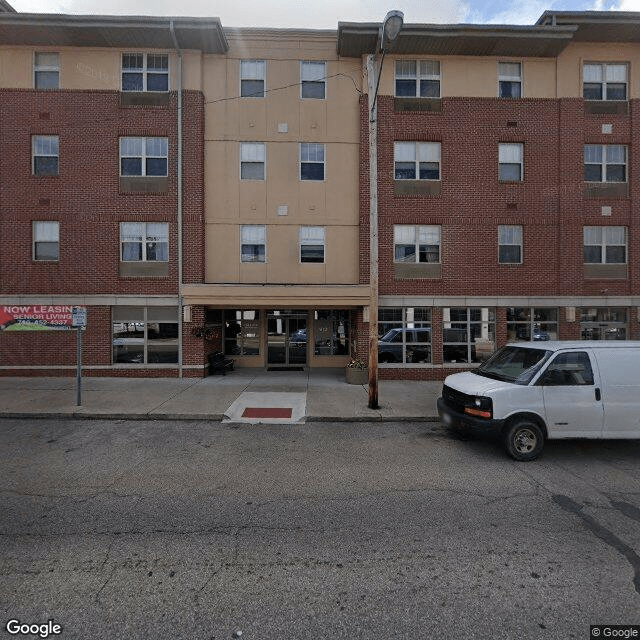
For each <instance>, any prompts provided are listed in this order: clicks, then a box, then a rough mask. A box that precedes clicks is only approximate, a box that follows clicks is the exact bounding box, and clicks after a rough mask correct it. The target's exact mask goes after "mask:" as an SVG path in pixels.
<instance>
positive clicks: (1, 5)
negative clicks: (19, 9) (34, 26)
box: [0, 0, 16, 13]
mask: <svg viewBox="0 0 640 640" xmlns="http://www.w3.org/2000/svg"><path fill="white" fill-rule="evenodd" d="M0 13H16V10H15V9H14V8H13V7H12V6H11V5H10V4H9V3H8V2H7V0H0Z"/></svg>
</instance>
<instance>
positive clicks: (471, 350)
mask: <svg viewBox="0 0 640 640" xmlns="http://www.w3.org/2000/svg"><path fill="white" fill-rule="evenodd" d="M442 314H443V316H442V317H443V325H442V341H443V346H442V352H443V360H444V362H482V361H483V360H484V359H485V358H487V357H488V356H489V355H490V354H491V353H493V351H494V349H495V310H494V309H492V308H487V307H481V308H465V307H458V308H448V307H447V308H444V309H443V310H442Z"/></svg>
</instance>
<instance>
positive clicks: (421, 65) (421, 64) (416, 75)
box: [393, 59, 442, 100]
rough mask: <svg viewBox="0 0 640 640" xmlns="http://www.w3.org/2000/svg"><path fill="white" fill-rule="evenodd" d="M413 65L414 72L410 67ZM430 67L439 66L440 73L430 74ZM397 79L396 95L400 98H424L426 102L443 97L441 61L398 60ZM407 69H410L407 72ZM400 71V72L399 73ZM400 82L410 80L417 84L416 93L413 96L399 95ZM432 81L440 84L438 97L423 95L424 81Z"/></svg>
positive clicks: (395, 79) (396, 65)
mask: <svg viewBox="0 0 640 640" xmlns="http://www.w3.org/2000/svg"><path fill="white" fill-rule="evenodd" d="M411 63H413V65H414V69H413V71H412V70H411V69H410V65H411ZM429 65H437V69H438V73H430V72H429ZM394 69H395V78H394V83H393V90H394V95H395V96H396V97H398V98H423V99H425V100H429V99H430V100H436V99H438V98H441V97H442V65H441V63H440V61H439V60H431V59H429V60H396V64H395V67H394ZM407 69H409V70H408V71H407ZM399 70H400V71H399ZM398 80H401V81H402V80H405V81H406V80H410V81H413V82H415V87H414V89H415V90H414V92H413V94H412V95H399V94H398ZM423 80H425V81H430V82H437V83H438V95H437V96H423V95H422V81H423Z"/></svg>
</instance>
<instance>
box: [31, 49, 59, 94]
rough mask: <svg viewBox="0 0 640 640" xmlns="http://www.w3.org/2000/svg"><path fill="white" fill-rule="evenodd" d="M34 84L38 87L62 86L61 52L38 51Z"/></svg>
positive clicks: (53, 87)
mask: <svg viewBox="0 0 640 640" xmlns="http://www.w3.org/2000/svg"><path fill="white" fill-rule="evenodd" d="M34 86H35V88H36V89H59V88H60V54H59V53H51V52H36V54H35V56H34Z"/></svg>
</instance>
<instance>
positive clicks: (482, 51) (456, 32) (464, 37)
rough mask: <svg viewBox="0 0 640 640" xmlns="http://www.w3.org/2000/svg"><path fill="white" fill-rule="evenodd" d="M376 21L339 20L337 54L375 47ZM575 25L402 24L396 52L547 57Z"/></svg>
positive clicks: (568, 37) (566, 41)
mask: <svg viewBox="0 0 640 640" xmlns="http://www.w3.org/2000/svg"><path fill="white" fill-rule="evenodd" d="M381 26H382V25H381V24H379V23H356V22H340V23H339V24H338V54H339V55H341V56H346V57H351V58H359V57H361V56H363V55H366V54H368V53H373V52H374V51H375V48H376V43H377V39H378V31H379V29H380V27H381ZM576 29H577V27H575V26H573V25H565V26H561V27H559V26H547V25H545V26H541V25H537V26H502V25H464V24H457V25H439V24H405V25H404V26H403V27H402V31H401V32H400V35H399V36H398V39H397V40H396V42H395V43H394V46H393V53H394V54H397V55H441V56H527V57H540V58H551V57H555V56H557V55H559V54H560V53H561V52H562V51H563V50H564V48H565V47H566V46H567V45H568V44H569V43H570V42H571V41H572V39H573V36H574V34H575V32H576Z"/></svg>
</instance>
